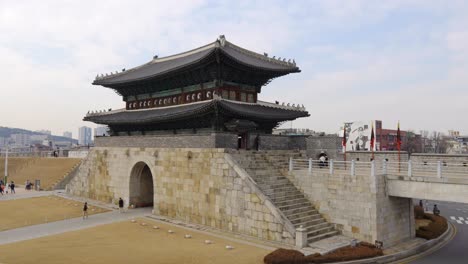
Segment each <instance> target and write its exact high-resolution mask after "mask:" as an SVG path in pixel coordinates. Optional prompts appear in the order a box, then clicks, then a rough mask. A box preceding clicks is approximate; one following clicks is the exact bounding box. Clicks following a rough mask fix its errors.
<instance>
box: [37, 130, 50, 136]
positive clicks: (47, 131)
mask: <svg viewBox="0 0 468 264" xmlns="http://www.w3.org/2000/svg"><path fill="white" fill-rule="evenodd" d="M35 132H37V133H41V134H44V135H49V136H50V135H52V132H51V131H50V130H43V129H42V130H37V131H35Z"/></svg>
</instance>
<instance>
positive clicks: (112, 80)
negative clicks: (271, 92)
mask: <svg viewBox="0 0 468 264" xmlns="http://www.w3.org/2000/svg"><path fill="white" fill-rule="evenodd" d="M217 50H219V51H221V53H222V54H224V55H226V56H228V57H229V58H231V59H233V60H235V61H236V62H238V63H241V64H244V65H246V66H250V67H253V68H258V69H262V70H267V71H274V72H282V73H286V74H287V73H292V72H299V71H300V70H299V68H298V67H297V66H296V63H295V62H294V61H293V62H291V60H289V61H286V60H279V59H275V58H274V57H273V58H270V57H268V56H266V55H261V54H258V53H255V52H252V51H249V50H247V49H244V48H241V47H239V46H236V45H234V44H232V43H230V42H228V41H227V40H226V39H225V38H224V36H221V37H220V38H219V39H217V40H216V41H215V42H212V43H210V44H208V45H205V46H202V47H200V48H197V49H193V50H190V51H187V52H184V53H180V54H176V55H172V56H168V57H163V58H155V59H153V60H152V61H150V62H148V63H146V64H143V65H141V66H138V67H135V68H132V69H129V70H126V71H122V72H119V73H111V74H110V75H107V74H106V75H105V76H104V75H101V76H99V75H98V76H97V77H96V79H95V80H94V82H93V84H97V85H112V84H122V83H126V82H133V81H140V80H146V79H151V78H155V77H157V76H161V75H164V74H167V73H169V72H172V71H175V70H178V69H181V68H184V67H188V66H190V65H193V64H195V63H197V62H200V61H201V60H203V59H204V58H207V57H209V56H210V55H211V54H213V53H215V52H216V51H217Z"/></svg>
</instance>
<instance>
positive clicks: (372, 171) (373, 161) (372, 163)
mask: <svg viewBox="0 0 468 264" xmlns="http://www.w3.org/2000/svg"><path fill="white" fill-rule="evenodd" d="M371 176H372V178H374V177H375V160H372V161H371Z"/></svg>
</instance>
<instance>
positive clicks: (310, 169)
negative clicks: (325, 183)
mask: <svg viewBox="0 0 468 264" xmlns="http://www.w3.org/2000/svg"><path fill="white" fill-rule="evenodd" d="M309 174H312V158H309Z"/></svg>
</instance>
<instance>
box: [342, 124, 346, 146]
mask: <svg viewBox="0 0 468 264" xmlns="http://www.w3.org/2000/svg"><path fill="white" fill-rule="evenodd" d="M341 145H342V146H343V148H344V151H346V124H345V125H344V126H343V141H342V142H341Z"/></svg>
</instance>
